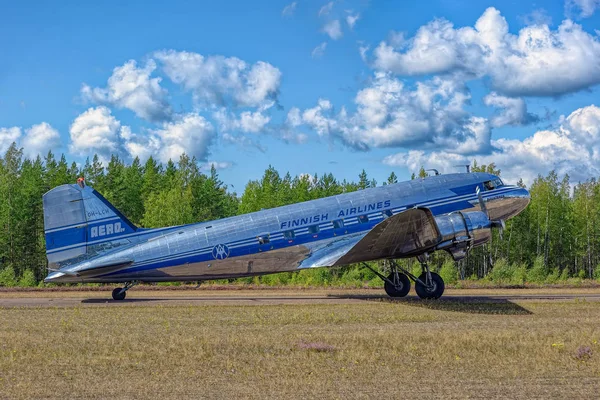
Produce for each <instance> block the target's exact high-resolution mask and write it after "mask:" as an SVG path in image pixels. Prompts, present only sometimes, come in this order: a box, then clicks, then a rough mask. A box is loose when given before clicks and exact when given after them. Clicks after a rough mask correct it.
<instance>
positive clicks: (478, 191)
mask: <svg viewBox="0 0 600 400" xmlns="http://www.w3.org/2000/svg"><path fill="white" fill-rule="evenodd" d="M476 192H477V198H478V199H479V206H480V207H481V211H483V212H484V213H485V215H487V217H488V219H489V218H490V214H489V213H488V210H487V207H486V206H485V202H484V201H483V196H482V195H481V190H480V189H479V186H477V190H476Z"/></svg>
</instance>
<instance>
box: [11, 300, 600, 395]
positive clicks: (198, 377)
mask: <svg viewBox="0 0 600 400" xmlns="http://www.w3.org/2000/svg"><path fill="white" fill-rule="evenodd" d="M288 293H290V292H288ZM493 293H494V292H493V291H490V294H493ZM104 295H106V293H104ZM129 295H130V296H134V295H136V293H135V292H134V291H132V292H131V293H130V294H129ZM221 295H222V293H221ZM599 322H600V302H588V301H548V302H544V301H522V302H521V301H515V302H502V301H500V302H488V301H481V300H478V301H474V302H469V303H468V304H465V303H461V302H459V301H455V300H451V299H450V300H448V299H447V300H445V301H442V302H423V301H417V300H408V301H401V302H388V301H364V302H360V303H358V304H297V305H265V306H262V305H259V306H222V305H216V306H196V305H194V306H168V305H166V306H165V305H157V306H155V305H149V304H144V305H136V304H133V305H131V304H130V305H129V306H126V307H88V306H78V307H70V308H12V309H0V398H69V399H71V398H340V399H346V398H371V397H373V398H375V397H377V398H380V397H381V398H385V397H394V398H408V397H417V398H434V397H436V398H459V399H463V398H553V397H555V398H585V399H590V398H597V397H598V391H599V389H600V345H599V343H600V323H599ZM329 346H331V347H333V350H331V347H329ZM582 346H583V347H589V348H590V350H591V353H592V354H591V356H587V355H586V354H588V353H589V352H587V349H585V351H584V352H583V353H582V350H580V355H581V354H583V355H582V356H581V357H579V358H578V357H577V354H578V349H580V348H581V349H583V347H582ZM306 347H309V348H308V349H307V348H306ZM311 347H316V348H317V350H318V349H319V348H322V349H323V351H317V350H314V349H310V348H311Z"/></svg>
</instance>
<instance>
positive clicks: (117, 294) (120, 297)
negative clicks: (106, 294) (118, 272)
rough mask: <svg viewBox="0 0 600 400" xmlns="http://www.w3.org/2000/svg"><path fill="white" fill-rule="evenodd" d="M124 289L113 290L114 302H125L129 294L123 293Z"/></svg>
mask: <svg viewBox="0 0 600 400" xmlns="http://www.w3.org/2000/svg"><path fill="white" fill-rule="evenodd" d="M122 290H123V288H120V287H118V288H116V289H113V291H112V298H113V300H125V295H126V294H127V292H122Z"/></svg>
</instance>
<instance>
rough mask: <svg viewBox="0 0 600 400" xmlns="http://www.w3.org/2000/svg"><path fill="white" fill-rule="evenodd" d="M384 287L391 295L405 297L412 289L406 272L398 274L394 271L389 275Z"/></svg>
mask: <svg viewBox="0 0 600 400" xmlns="http://www.w3.org/2000/svg"><path fill="white" fill-rule="evenodd" d="M388 281H389V282H388ZM392 282H393V284H392ZM383 287H384V289H385V292H386V293H387V295H388V296H390V297H404V296H406V295H407V294H408V292H409V291H410V279H408V276H406V275H404V274H397V275H396V274H394V273H393V272H392V273H391V274H390V275H389V276H388V280H387V281H385V283H384V285H383Z"/></svg>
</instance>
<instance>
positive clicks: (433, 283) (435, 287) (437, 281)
mask: <svg viewBox="0 0 600 400" xmlns="http://www.w3.org/2000/svg"><path fill="white" fill-rule="evenodd" d="M421 282H424V283H427V285H424V284H423V283H421ZM444 289H445V285H444V280H443V279H442V277H441V276H439V275H438V274H436V273H435V272H431V280H430V281H429V282H428V280H427V273H422V274H421V276H419V280H418V281H416V282H415V291H416V292H417V295H418V296H419V297H420V298H422V299H439V298H440V297H441V296H442V294H444Z"/></svg>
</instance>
